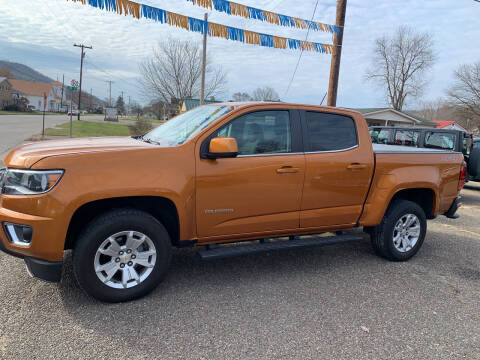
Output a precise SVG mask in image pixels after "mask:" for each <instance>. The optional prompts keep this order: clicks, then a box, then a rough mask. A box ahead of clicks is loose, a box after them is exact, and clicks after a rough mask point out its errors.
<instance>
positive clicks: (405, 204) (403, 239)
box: [368, 200, 427, 261]
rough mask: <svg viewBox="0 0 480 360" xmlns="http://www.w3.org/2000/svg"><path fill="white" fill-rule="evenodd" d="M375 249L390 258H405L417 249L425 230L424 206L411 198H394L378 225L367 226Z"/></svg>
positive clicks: (413, 253) (411, 255)
mask: <svg viewBox="0 0 480 360" xmlns="http://www.w3.org/2000/svg"><path fill="white" fill-rule="evenodd" d="M368 232H369V233H370V236H371V240H372V246H373V248H374V250H375V252H376V253H377V254H378V255H380V256H383V257H385V258H387V259H389V260H392V261H406V260H408V259H410V258H411V257H413V256H414V255H415V254H416V253H417V252H418V250H420V248H421V246H422V244H423V241H424V239H425V234H426V232H427V220H426V216H425V212H424V211H423V209H422V208H421V207H420V206H419V205H417V204H416V203H414V202H411V201H407V200H397V201H395V202H394V203H393V204H391V205H390V207H389V208H388V210H387V213H386V214H385V216H384V217H383V219H382V222H381V223H380V225H378V226H375V227H373V228H370V229H369V230H368Z"/></svg>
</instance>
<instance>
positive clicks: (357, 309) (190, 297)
mask: <svg viewBox="0 0 480 360" xmlns="http://www.w3.org/2000/svg"><path fill="white" fill-rule="evenodd" d="M463 202H464V204H465V206H464V207H463V208H462V209H461V210H460V212H459V213H460V214H461V218H460V219H458V220H450V219H446V218H445V217H439V218H438V219H436V220H434V221H430V222H429V231H428V235H427V239H426V241H425V243H424V245H423V248H422V249H421V250H420V252H419V253H418V254H417V256H416V257H415V258H413V259H412V260H411V261H409V262H406V263H392V262H388V261H386V260H383V259H381V258H378V257H376V256H375V255H374V254H373V251H372V249H371V247H370V244H369V242H368V241H364V242H359V243H350V244H343V245H335V246H330V247H320V248H314V249H297V250H288V251H282V252H274V253H270V254H267V255H251V256H246V257H242V258H234V259H224V260H219V261H215V262H202V261H201V260H199V258H198V257H197V255H196V254H195V252H194V251H193V250H178V251H175V255H174V257H173V263H172V266H171V271H170V273H169V275H168V276H167V278H166V280H165V281H164V282H163V283H162V284H161V285H160V286H159V287H158V288H157V289H156V290H155V291H154V292H153V293H152V294H151V295H149V296H147V297H145V298H143V299H141V300H138V301H135V302H130V303H125V304H103V303H100V302H98V301H96V300H94V299H92V298H90V297H88V296H86V295H84V294H83V293H82V292H81V291H80V290H79V289H78V288H77V286H76V285H75V282H74V279H73V275H72V272H71V269H70V265H71V255H70V254H66V264H67V266H66V267H65V273H64V276H63V280H62V282H61V283H60V284H47V283H44V282H41V281H38V280H35V279H31V278H29V277H28V275H27V273H26V272H25V266H24V263H23V261H22V260H20V259H16V258H13V257H10V256H8V255H6V254H3V253H1V254H0V269H1V270H2V273H3V276H2V277H1V278H0V299H2V303H3V306H2V307H0V320H1V321H0V358H2V359H34V358H35V359H40V358H52V359H66V358H71V359H91V358H96V359H101V358H112V359H113V358H118V359H145V358H161V359H178V358H187V359H453V358H455V359H458V358H465V359H479V358H480V313H479V310H480V300H479V296H480V260H479V259H480V222H479V221H478V219H479V218H480V186H478V185H471V186H470V187H469V188H468V189H465V190H464V191H463Z"/></svg>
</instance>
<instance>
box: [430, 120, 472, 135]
mask: <svg viewBox="0 0 480 360" xmlns="http://www.w3.org/2000/svg"><path fill="white" fill-rule="evenodd" d="M434 123H435V124H438V125H437V129H453V130H460V131H463V132H466V133H468V132H469V131H468V130H467V129H465V128H464V127H463V126H461V125H459V124H457V123H456V122H455V121H434Z"/></svg>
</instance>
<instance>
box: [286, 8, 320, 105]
mask: <svg viewBox="0 0 480 360" xmlns="http://www.w3.org/2000/svg"><path fill="white" fill-rule="evenodd" d="M318 2H319V0H317V2H316V3H315V8H314V9H313V14H312V19H311V20H310V21H313V18H314V17H315V13H316V12H317V6H318ZM309 34H310V27H308V30H307V35H306V36H305V41H307V39H308V35H309ZM302 55H303V47H302V51H300V56H299V57H298V61H297V65H296V66H295V70H294V71H293V75H292V78H291V80H290V83H289V84H288V87H287V91H285V96H287V94H288V91H289V90H290V86H292V83H293V80H294V79H295V74H296V73H297V70H298V65H300V60H301V59H302Z"/></svg>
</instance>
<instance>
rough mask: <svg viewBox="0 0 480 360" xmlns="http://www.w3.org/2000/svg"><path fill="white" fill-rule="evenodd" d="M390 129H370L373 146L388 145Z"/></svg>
mask: <svg viewBox="0 0 480 360" xmlns="http://www.w3.org/2000/svg"><path fill="white" fill-rule="evenodd" d="M390 131H391V130H390V129H370V137H371V138H372V142H373V143H374V144H388V143H389V141H388V140H389V136H390Z"/></svg>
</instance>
